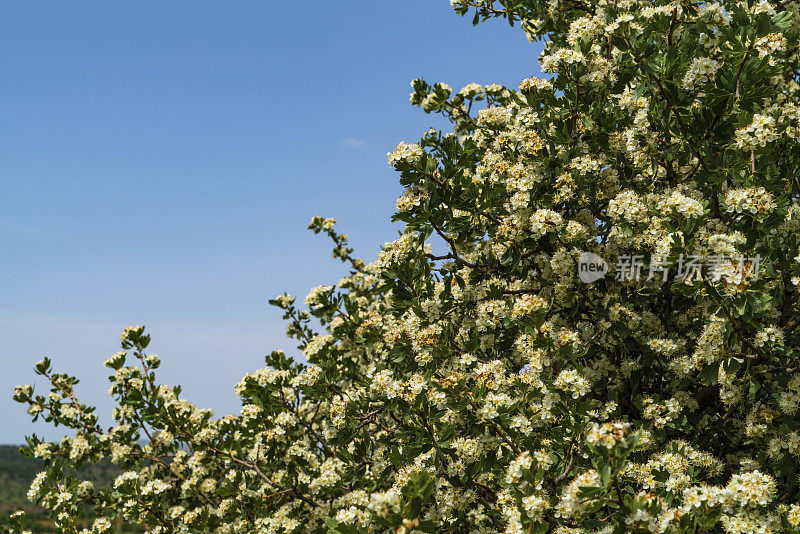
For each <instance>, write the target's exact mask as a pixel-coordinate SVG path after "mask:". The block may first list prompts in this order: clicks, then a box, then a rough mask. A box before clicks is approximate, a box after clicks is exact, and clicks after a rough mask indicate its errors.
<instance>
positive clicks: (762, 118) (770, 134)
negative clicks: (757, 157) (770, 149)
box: [736, 113, 778, 150]
mask: <svg viewBox="0 0 800 534" xmlns="http://www.w3.org/2000/svg"><path fill="white" fill-rule="evenodd" d="M776 139H778V130H777V128H776V127H775V118H774V117H773V116H772V115H765V114H763V113H756V114H755V115H753V121H752V122H751V123H750V124H748V125H747V126H745V127H744V128H739V129H738V130H736V146H737V147H739V148H741V149H742V150H755V149H757V148H763V147H765V146H766V145H767V143H771V142H773V141H775V140H776Z"/></svg>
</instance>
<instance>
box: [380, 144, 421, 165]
mask: <svg viewBox="0 0 800 534" xmlns="http://www.w3.org/2000/svg"><path fill="white" fill-rule="evenodd" d="M423 154H424V151H423V150H422V147H421V146H419V145H418V144H417V143H406V142H402V143H400V144H398V145H397V148H395V149H394V150H393V151H391V152H389V154H388V155H387V158H388V161H389V165H391V166H396V165H397V164H398V163H407V164H409V165H414V164H416V163H419V161H420V160H421V159H422V155H423Z"/></svg>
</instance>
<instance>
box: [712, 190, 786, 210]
mask: <svg viewBox="0 0 800 534" xmlns="http://www.w3.org/2000/svg"><path fill="white" fill-rule="evenodd" d="M724 203H725V208H726V209H727V211H728V212H729V213H731V212H735V213H743V212H748V213H752V214H753V215H765V214H767V213H770V212H771V211H773V210H774V209H775V208H776V207H777V205H776V204H775V200H774V198H773V197H772V195H771V194H770V193H769V192H768V191H767V190H766V189H764V188H763V187H740V188H737V189H731V190H730V191H728V192H727V193H725V198H724Z"/></svg>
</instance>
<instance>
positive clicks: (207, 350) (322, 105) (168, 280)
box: [0, 0, 540, 443]
mask: <svg viewBox="0 0 800 534" xmlns="http://www.w3.org/2000/svg"><path fill="white" fill-rule="evenodd" d="M539 50H540V47H539V46H533V45H530V44H529V43H528V42H527V41H526V40H525V38H524V35H523V34H522V32H521V31H520V30H519V29H518V28H513V29H512V28H509V27H508V25H507V24H504V23H502V22H499V21H495V22H493V23H487V24H484V25H480V26H478V27H476V28H473V27H472V25H471V23H470V20H469V19H462V18H460V17H458V16H457V15H455V13H453V12H452V10H451V8H450V6H449V2H448V1H447V0H403V1H397V0H390V1H387V0H373V1H362V0H356V1H350V2H335V3H334V2H314V1H312V2H304V3H297V2H283V3H277V2H264V1H263V0H259V1H238V2H234V3H230V2H228V3H224V2H208V1H202V0H192V1H166V2H127V3H123V2H107V1H82V2H63V1H44V0H42V1H37V2H12V1H5V2H0V73H2V79H3V83H2V87H1V88H0V97H2V98H0V108H2V109H0V116H2V123H0V184H2V194H0V369H1V370H2V373H0V421H2V423H3V424H2V425H1V426H0V443H18V442H21V441H22V440H23V438H24V436H25V435H26V434H29V433H31V432H33V431H36V432H37V433H39V434H40V435H42V434H43V435H45V436H47V437H48V438H51V439H57V438H58V437H60V436H61V435H63V429H61V428H58V429H51V428H49V427H48V426H47V425H45V424H44V423H37V424H36V425H33V424H31V423H30V422H29V420H28V416H27V415H26V414H25V412H24V408H23V407H22V406H21V405H18V404H16V403H14V402H13V401H11V394H12V389H13V386H14V385H15V384H25V383H37V384H38V385H43V384H42V383H41V381H37V380H36V378H37V377H36V376H35V375H34V374H33V371H32V365H33V363H34V362H35V361H36V360H39V359H41V358H42V357H43V356H50V357H52V358H53V359H54V361H55V366H56V368H58V369H60V370H64V371H68V372H70V373H73V374H76V375H78V376H79V377H81V378H82V383H81V384H80V385H79V393H81V396H82V397H83V398H84V399H85V400H86V401H89V402H92V403H94V404H97V405H98V406H99V408H100V413H101V415H102V416H103V417H104V418H105V419H106V420H108V414H109V413H110V410H111V404H110V402H109V400H108V397H107V393H106V390H107V389H108V385H109V384H108V382H107V380H106V376H107V373H106V370H105V369H104V368H103V367H102V361H103V359H104V358H106V357H107V356H108V355H110V354H112V353H114V352H115V351H117V350H118V348H119V344H118V340H119V332H120V331H121V330H122V328H123V327H124V326H126V325H128V324H145V325H147V326H148V328H149V329H150V330H151V333H152V334H153V344H152V346H151V347H152V349H153V352H155V353H157V354H159V355H160V356H161V358H162V360H163V361H164V364H163V367H162V371H161V373H160V376H161V378H162V380H163V381H165V382H167V383H171V384H175V383H181V384H183V385H184V390H185V393H186V396H187V397H188V398H189V399H190V400H192V401H193V402H197V403H198V404H201V405H203V406H207V407H212V408H214V409H215V410H216V411H217V414H218V415H224V414H226V413H232V412H237V411H238V407H239V406H238V403H237V401H236V398H235V395H234V393H233V386H234V384H235V383H236V382H237V381H238V379H239V378H240V377H241V375H242V374H244V373H245V372H247V371H249V370H252V369H255V368H257V367H261V366H262V365H263V355H264V354H266V353H267V352H269V351H270V350H272V349H274V348H283V349H285V350H287V351H289V350H290V349H293V345H292V344H291V343H289V341H288V340H286V339H285V337H284V326H283V324H282V323H281V322H280V320H279V319H280V317H279V314H278V313H276V311H275V310H274V309H272V308H271V307H269V306H268V305H267V304H266V301H267V299H268V298H271V297H273V296H274V295H276V294H278V293H281V292H283V291H288V292H290V293H292V294H295V295H298V296H299V297H301V298H302V297H303V296H304V295H305V294H306V292H307V291H308V290H309V289H310V288H311V287H313V286H315V285H320V284H324V283H332V282H336V281H338V280H339V279H340V278H341V276H342V275H343V274H344V272H345V269H344V267H343V266H341V264H339V263H338V262H334V261H333V260H331V259H330V247H329V245H328V243H327V242H326V240H325V239H323V238H321V237H319V236H314V235H313V234H311V233H310V232H308V231H307V230H305V227H306V225H307V223H308V220H309V219H310V218H311V216H313V215H315V214H319V215H324V216H332V217H336V218H337V219H338V221H339V227H340V229H342V230H343V231H346V232H347V233H348V234H349V235H350V237H351V241H352V243H353V244H354V245H355V246H356V247H357V252H358V253H359V255H361V256H362V257H363V258H364V259H365V260H366V261H370V260H372V259H373V258H374V255H375V252H376V251H377V249H378V247H379V246H380V245H381V244H382V243H383V242H385V241H390V240H392V239H394V237H395V235H396V231H397V228H396V227H394V226H393V225H392V224H390V222H389V218H390V216H391V213H392V211H393V208H394V199H395V198H396V197H397V195H398V194H399V193H400V187H399V185H398V184H397V177H396V176H395V174H394V172H393V171H392V170H391V169H390V168H389V167H388V166H387V165H386V152H388V151H389V150H391V149H393V148H394V146H395V145H396V144H397V143H398V142H399V141H403V140H417V139H419V137H420V135H421V134H422V132H423V131H424V130H426V129H427V128H428V127H430V126H437V127H443V126H445V124H444V123H443V122H442V121H440V120H437V118H435V117H433V116H429V115H426V114H424V113H423V112H422V111H421V110H419V109H418V108H414V107H412V106H411V105H410V104H409V103H408V96H409V92H410V87H409V82H410V81H411V80H412V79H414V78H415V77H419V76H422V77H424V78H425V79H427V80H430V81H442V82H447V83H449V84H450V85H451V86H453V88H454V89H456V90H458V89H459V88H460V87H461V86H462V85H463V84H466V83H468V82H473V81H475V82H479V83H493V82H497V83H503V84H509V85H513V86H516V83H517V82H518V81H519V80H520V79H521V78H523V77H525V76H527V75H530V74H536V73H538V72H539V69H538V64H537V57H538V53H539ZM295 352H296V351H295Z"/></svg>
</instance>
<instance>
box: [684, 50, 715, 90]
mask: <svg viewBox="0 0 800 534" xmlns="http://www.w3.org/2000/svg"><path fill="white" fill-rule="evenodd" d="M719 67H720V65H719V62H718V61H717V60H715V59H711V58H710V57H698V58H695V59H694V60H693V61H692V64H691V65H690V66H689V70H688V71H686V74H685V75H684V77H683V82H682V84H681V87H683V88H684V89H685V90H687V91H694V90H695V89H696V88H698V87H700V86H702V85H705V84H707V83H708V82H709V81H710V80H711V79H712V78H714V76H715V75H716V74H717V70H718V69H719Z"/></svg>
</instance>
